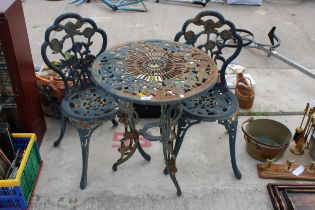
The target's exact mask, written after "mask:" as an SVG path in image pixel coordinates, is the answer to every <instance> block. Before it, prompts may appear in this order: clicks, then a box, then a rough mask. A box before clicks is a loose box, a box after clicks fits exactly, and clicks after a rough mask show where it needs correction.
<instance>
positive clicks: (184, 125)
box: [163, 116, 201, 175]
mask: <svg viewBox="0 0 315 210" xmlns="http://www.w3.org/2000/svg"><path fill="white" fill-rule="evenodd" d="M200 122H201V120H194V121H192V120H191V119H188V118H186V117H185V116H181V117H180V118H179V120H178V123H177V132H176V142H175V147H174V155H175V158H177V155H178V152H179V150H180V148H181V146H182V143H183V141H184V137H185V135H186V132H187V131H188V129H189V128H190V127H191V126H192V125H195V124H198V123H200ZM163 172H164V174H165V175H167V174H168V170H167V168H166V167H165V168H164V171H163Z"/></svg>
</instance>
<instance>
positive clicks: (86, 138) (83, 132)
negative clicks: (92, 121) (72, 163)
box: [75, 126, 98, 190]
mask: <svg viewBox="0 0 315 210" xmlns="http://www.w3.org/2000/svg"><path fill="white" fill-rule="evenodd" d="M97 127H98V126H96V127H94V128H91V129H83V128H80V127H77V126H75V128H76V129H77V131H78V133H79V136H80V142H81V150H82V163H83V164H82V175H81V182H80V188H81V189H82V190H83V189H85V187H86V185H87V170H88V159H89V144H90V138H91V135H92V133H93V131H94V130H95V129H96V128H97Z"/></svg>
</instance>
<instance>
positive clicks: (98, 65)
mask: <svg viewBox="0 0 315 210" xmlns="http://www.w3.org/2000/svg"><path fill="white" fill-rule="evenodd" d="M217 77H218V70H217V67H216V64H215V63H214V61H213V60H212V59H211V57H210V56H209V55H207V54H206V53H205V52H203V51H201V50H199V49H197V48H195V47H192V46H189V45H186V44H182V43H178V42H171V41H162V40H147V41H138V42H129V43H126V44H122V45H119V46H116V47H114V48H112V49H110V50H107V51H105V52H104V53H102V54H101V55H99V56H98V57H97V59H96V60H95V61H94V63H93V67H92V79H93V81H94V82H95V83H96V84H97V85H98V86H99V87H101V88H102V89H104V90H105V91H106V92H107V93H109V94H111V95H113V96H115V97H117V98H119V99H122V100H125V101H129V102H134V103H139V104H148V105H163V104H172V103H180V102H182V101H184V100H187V99H188V98H190V97H192V96H195V95H197V94H199V93H202V92H203V91H206V90H208V89H209V88H211V87H212V86H213V85H214V84H215V82H216V81H217Z"/></svg>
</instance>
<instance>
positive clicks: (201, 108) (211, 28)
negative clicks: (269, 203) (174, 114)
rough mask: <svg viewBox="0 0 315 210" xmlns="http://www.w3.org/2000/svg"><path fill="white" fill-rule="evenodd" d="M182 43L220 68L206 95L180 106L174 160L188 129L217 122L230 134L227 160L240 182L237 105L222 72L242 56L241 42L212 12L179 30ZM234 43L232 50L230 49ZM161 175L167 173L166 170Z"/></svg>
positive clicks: (204, 14)
mask: <svg viewBox="0 0 315 210" xmlns="http://www.w3.org/2000/svg"><path fill="white" fill-rule="evenodd" d="M181 39H183V41H184V42H185V43H186V44H189V45H193V46H195V47H197V48H199V49H201V50H203V51H205V52H206V53H208V55H209V56H210V57H211V58H212V59H213V60H214V61H215V62H216V63H217V65H218V67H219V65H220V64H221V67H220V71H219V78H218V82H217V83H216V84H215V86H214V87H212V88H211V89H210V90H209V91H208V92H206V93H205V94H202V95H200V96H198V97H195V98H192V99H190V100H188V101H185V102H184V103H183V115H182V116H181V118H180V119H179V121H178V127H177V136H176V144H175V148H174V155H175V157H176V156H177V154H178V152H179V150H180V147H181V145H182V142H183V140H184V136H185V134H186V132H187V131H188V129H189V128H190V127H191V126H192V125H195V124H197V123H200V122H201V121H207V122H212V121H218V123H219V124H222V125H224V126H225V128H226V130H227V131H228V133H229V144H230V156H231V163H232V168H233V172H234V175H235V177H236V178H238V179H241V177H242V174H241V172H240V171H239V169H238V167H237V164H236V158H235V142H236V132H237V124H238V120H237V114H238V105H239V104H238V101H237V98H236V97H235V95H234V94H233V93H232V92H231V91H230V90H229V89H228V86H227V84H226V80H225V70H226V67H227V66H228V64H229V63H231V62H232V61H233V60H234V59H235V58H236V57H237V56H238V55H239V53H240V52H241V49H242V43H243V42H242V38H241V37H240V36H239V35H238V34H237V33H236V29H235V26H234V24H233V23H232V22H230V21H228V20H226V19H225V18H224V17H223V16H222V15H221V14H220V13H218V12H215V11H203V12H201V13H199V14H197V16H196V17H194V18H192V19H189V20H187V21H185V23H184V25H183V27H182V30H181V31H180V32H178V33H177V34H176V36H175V39H174V40H175V41H180V40H181ZM231 43H233V45H234V46H235V48H233V49H232V48H229V46H230V45H231ZM164 173H165V174H167V173H168V171H167V170H166V169H165V170H164Z"/></svg>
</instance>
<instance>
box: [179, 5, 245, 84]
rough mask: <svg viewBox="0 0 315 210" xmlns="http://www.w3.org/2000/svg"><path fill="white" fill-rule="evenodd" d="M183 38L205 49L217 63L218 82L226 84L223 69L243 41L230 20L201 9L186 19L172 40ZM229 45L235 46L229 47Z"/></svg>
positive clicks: (236, 54) (187, 42) (239, 48)
mask: <svg viewBox="0 0 315 210" xmlns="http://www.w3.org/2000/svg"><path fill="white" fill-rule="evenodd" d="M180 39H184V41H185V43H186V44H189V45H192V46H194V47H197V48H199V49H201V50H203V51H205V52H206V53H207V54H208V55H209V56H211V58H213V60H214V61H215V62H216V63H217V65H218V68H219V73H220V78H219V79H220V80H219V82H220V83H221V84H223V85H226V80H225V71H226V68H227V66H228V64H229V63H231V61H233V60H234V59H235V58H236V57H237V56H238V55H239V53H240V52H241V49H242V45H243V41H242V38H241V37H240V36H239V35H238V34H237V33H236V31H235V26H234V24H233V23H232V22H230V21H228V20H226V19H225V18H224V17H223V16H222V15H221V14H220V13H218V12H215V11H203V12H201V13H199V14H198V15H197V16H196V17H194V18H192V19H189V20H187V21H186V22H185V23H184V25H183V27H182V30H181V31H180V32H178V33H177V34H176V36H175V39H174V41H180ZM231 46H235V47H234V48H231Z"/></svg>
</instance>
